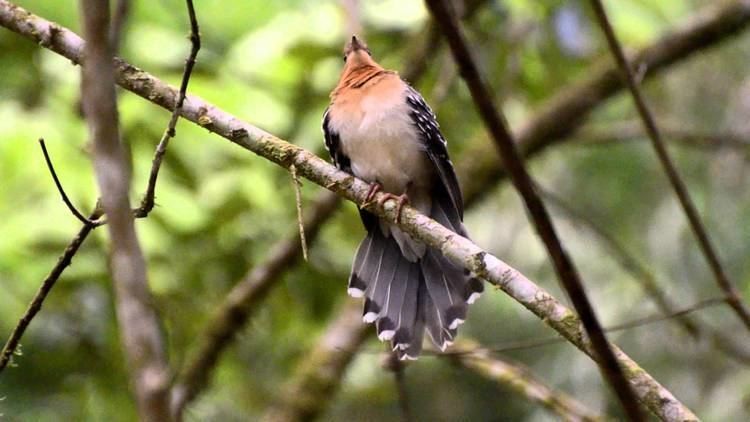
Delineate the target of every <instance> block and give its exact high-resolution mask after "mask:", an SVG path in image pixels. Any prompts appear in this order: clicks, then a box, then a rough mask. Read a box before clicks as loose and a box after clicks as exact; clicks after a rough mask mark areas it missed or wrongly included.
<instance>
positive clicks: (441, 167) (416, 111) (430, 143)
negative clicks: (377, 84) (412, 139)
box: [406, 87, 464, 220]
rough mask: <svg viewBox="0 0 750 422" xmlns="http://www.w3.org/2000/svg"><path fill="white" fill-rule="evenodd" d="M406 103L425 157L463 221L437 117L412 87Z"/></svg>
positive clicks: (458, 192) (457, 189)
mask: <svg viewBox="0 0 750 422" xmlns="http://www.w3.org/2000/svg"><path fill="white" fill-rule="evenodd" d="M406 101H407V102H408V103H409V106H410V108H411V118H412V121H413V123H414V125H415V126H416V127H417V129H418V130H419V133H420V135H421V137H422V141H423V142H424V143H425V147H426V151H427V155H428V156H429V157H430V161H432V164H434V165H435V169H436V170H437V174H438V176H439V177H440V181H441V182H442V184H443V186H442V187H443V190H444V191H445V192H446V193H447V194H448V196H449V197H450V201H451V203H452V205H453V207H454V208H455V211H456V213H457V214H458V216H459V218H460V219H462V220H463V217H464V205H463V204H464V202H463V198H462V196H461V188H460V186H459V185H458V179H457V178H456V172H455V171H454V170H453V163H451V160H450V158H448V143H447V142H446V141H445V138H444V137H443V134H442V133H440V125H439V124H438V122H437V117H435V113H433V112H432V109H430V106H428V105H427V103H426V102H425V101H424V98H422V95H420V94H419V92H417V91H416V90H415V89H414V88H412V87H409V92H408V94H407V96H406Z"/></svg>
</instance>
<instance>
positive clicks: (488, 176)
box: [458, 0, 750, 206]
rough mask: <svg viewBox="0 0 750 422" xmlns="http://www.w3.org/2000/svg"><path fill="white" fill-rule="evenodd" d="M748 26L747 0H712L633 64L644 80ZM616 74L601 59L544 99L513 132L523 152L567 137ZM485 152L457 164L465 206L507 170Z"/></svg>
mask: <svg viewBox="0 0 750 422" xmlns="http://www.w3.org/2000/svg"><path fill="white" fill-rule="evenodd" d="M748 24H750V3H748V2H747V1H744V0H733V1H726V2H712V4H711V5H709V6H708V7H706V8H704V9H701V10H699V11H698V12H697V13H696V14H694V15H693V16H691V17H689V18H687V19H685V20H684V21H683V22H682V23H681V24H680V25H679V26H677V27H676V28H675V29H674V30H672V31H670V32H668V33H666V34H665V35H664V36H662V37H661V38H659V39H658V40H656V41H654V42H653V43H652V44H651V45H649V46H647V47H645V48H643V49H641V50H638V51H637V52H636V53H635V54H633V56H632V59H631V62H632V63H633V64H634V66H635V67H637V68H642V69H645V72H644V74H643V78H644V80H647V79H650V78H652V77H653V76H655V75H657V74H658V73H660V72H661V71H663V70H665V69H668V68H670V67H672V66H673V65H675V64H677V63H680V62H682V61H685V60H687V59H688V58H690V57H691V56H692V55H694V54H695V53H697V52H699V51H702V50H705V49H706V48H708V47H712V46H715V45H716V44H719V43H720V42H722V41H724V40H726V39H727V38H730V37H731V36H733V35H736V34H737V33H739V32H740V31H742V30H744V29H746V28H747V26H748ZM618 72H619V71H618V69H617V66H615V65H614V64H612V63H601V65H600V66H595V67H592V68H591V69H590V70H588V71H587V72H586V73H587V74H588V75H590V76H588V77H587V78H585V79H583V80H581V81H579V82H577V83H573V84H571V85H569V86H566V87H565V88H564V89H562V90H561V91H560V92H559V93H557V94H556V95H554V96H553V97H552V98H550V99H549V100H547V101H545V102H544V103H543V104H542V105H541V106H540V107H539V108H538V111H537V112H536V113H534V115H533V116H532V117H531V118H530V119H528V120H526V121H525V122H524V123H522V124H521V125H520V126H519V128H518V130H516V131H515V132H514V138H515V139H516V141H517V142H518V149H519V151H520V152H521V154H522V155H524V156H525V157H529V156H533V155H536V154H538V153H540V152H542V151H544V150H545V149H546V148H548V147H550V146H552V145H555V144H556V143H559V142H561V141H564V140H566V138H567V137H568V136H570V135H571V134H572V133H573V132H575V130H576V129H578V128H579V127H580V126H581V125H582V124H583V123H584V122H585V121H586V119H587V118H588V116H589V114H590V113H591V111H592V110H594V109H595V108H597V107H598V106H600V105H601V104H602V103H604V102H605V101H606V100H607V99H609V98H611V97H612V96H614V95H615V94H617V93H618V92H620V90H622V89H623V87H624V84H623V80H622V78H620V76H619V73H618ZM488 150H489V148H487V150H483V151H479V152H478V153H474V154H466V156H467V159H466V160H465V161H464V162H460V163H458V164H459V165H458V170H459V180H477V183H476V184H475V185H474V186H475V187H477V189H476V190H467V191H464V201H465V202H466V205H467V206H468V205H469V204H471V203H473V202H474V201H477V200H479V199H481V198H482V197H483V196H484V194H486V193H487V192H492V191H491V190H489V189H487V188H486V187H487V186H489V185H491V184H492V183H494V182H495V181H496V180H498V179H499V178H502V177H504V176H505V170H504V169H503V167H502V166H501V165H500V163H498V161H497V159H496V158H495V157H494V156H493V155H492V153H491V151H488Z"/></svg>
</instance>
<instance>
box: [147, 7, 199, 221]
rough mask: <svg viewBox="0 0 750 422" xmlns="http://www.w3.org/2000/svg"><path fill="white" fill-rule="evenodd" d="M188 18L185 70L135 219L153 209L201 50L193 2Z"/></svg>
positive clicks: (189, 8) (155, 153)
mask: <svg viewBox="0 0 750 422" xmlns="http://www.w3.org/2000/svg"><path fill="white" fill-rule="evenodd" d="M186 4H187V10H188V17H189V19H190V45H191V47H190V55H189V56H188V58H187V60H185V69H184V70H183V72H182V82H180V93H179V95H178V97H177V103H176V104H175V106H174V108H173V109H172V116H171V117H170V118H169V124H167V128H166V129H165V130H164V134H163V135H162V137H161V140H160V141H159V144H158V145H157V146H156V151H155V152H154V159H153V162H152V164H151V173H150V174H149V176H148V187H147V188H146V194H145V195H144V196H143V199H141V205H140V207H138V209H136V210H135V216H136V217H146V216H147V215H148V214H149V213H150V212H151V210H153V209H154V197H155V196H156V179H157V177H159V169H160V168H161V162H162V160H163V159H164V154H166V152H167V146H168V145H169V141H170V139H172V138H174V136H175V134H176V131H175V127H176V126H177V119H178V118H179V116H180V111H181V110H182V104H183V103H184V102H185V95H186V94H187V87H188V83H189V82H190V75H191V74H192V73H193V67H194V66H195V58H196V57H197V56H198V50H200V49H201V37H200V28H199V27H198V20H197V19H196V17H195V8H194V7H193V0H186Z"/></svg>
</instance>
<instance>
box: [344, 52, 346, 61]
mask: <svg viewBox="0 0 750 422" xmlns="http://www.w3.org/2000/svg"><path fill="white" fill-rule="evenodd" d="M344 63H346V54H344Z"/></svg>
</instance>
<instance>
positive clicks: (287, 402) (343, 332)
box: [261, 300, 370, 422]
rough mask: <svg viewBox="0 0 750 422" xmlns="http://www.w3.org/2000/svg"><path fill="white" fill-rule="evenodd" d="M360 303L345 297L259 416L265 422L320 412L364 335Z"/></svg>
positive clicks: (283, 421)
mask: <svg viewBox="0 0 750 422" xmlns="http://www.w3.org/2000/svg"><path fill="white" fill-rule="evenodd" d="M369 328H370V327H369V326H368V325H367V324H363V323H362V310H361V308H360V304H359V303H358V302H356V301H353V300H346V303H345V304H344V305H343V308H342V309H341V311H339V313H338V315H337V317H336V319H335V320H334V321H332V322H331V324H330V325H329V327H328V329H327V330H326V332H325V333H324V334H323V335H322V336H321V338H320V340H319V341H318V343H317V344H316V346H315V348H313V350H312V351H310V352H309V353H308V356H307V357H306V358H305V359H304V360H303V361H302V362H301V364H300V366H298V367H297V369H296V370H295V373H294V376H293V377H292V380H291V381H290V382H289V383H288V384H287V385H286V386H284V387H283V388H282V391H281V393H280V394H279V402H278V403H276V404H275V405H273V406H271V407H270V408H269V409H268V411H267V412H266V414H265V415H264V416H263V418H261V420H263V421H268V422H271V421H273V422H293V421H307V420H313V419H315V417H317V416H319V415H320V413H321V412H322V411H323V409H324V408H325V406H326V405H327V404H328V401H329V400H330V397H331V396H332V395H333V393H334V391H335V390H336V389H337V388H338V386H339V385H340V384H341V379H342V375H343V373H344V371H345V370H346V368H347V367H348V366H349V363H350V362H351V360H352V359H353V358H354V356H355V355H356V353H357V351H358V350H359V348H360V346H361V345H362V343H364V341H365V339H366V338H367V332H368V331H369Z"/></svg>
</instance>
